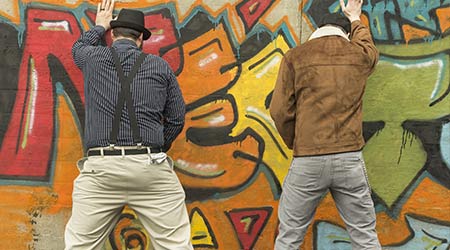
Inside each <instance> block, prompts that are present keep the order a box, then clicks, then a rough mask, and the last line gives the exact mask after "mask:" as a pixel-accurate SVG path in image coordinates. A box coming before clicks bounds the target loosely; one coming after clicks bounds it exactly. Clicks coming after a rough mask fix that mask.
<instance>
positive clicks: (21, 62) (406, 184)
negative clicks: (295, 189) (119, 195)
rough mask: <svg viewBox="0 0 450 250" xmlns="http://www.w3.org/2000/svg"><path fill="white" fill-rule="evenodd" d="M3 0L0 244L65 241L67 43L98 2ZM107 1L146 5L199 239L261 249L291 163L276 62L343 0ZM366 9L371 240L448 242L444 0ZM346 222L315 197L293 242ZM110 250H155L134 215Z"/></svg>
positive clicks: (72, 82)
mask: <svg viewBox="0 0 450 250" xmlns="http://www.w3.org/2000/svg"><path fill="white" fill-rule="evenodd" d="M0 3H1V6H2V7H1V9H0V75H1V78H0V89H1V91H0V184H1V186H0V194H1V197H2V203H1V204H2V206H1V208H0V218H1V219H2V220H1V221H2V222H0V225H1V226H0V235H2V238H3V239H5V240H3V241H2V243H1V244H2V246H1V247H0V248H1V249H62V248H63V232H64V225H65V223H66V222H67V220H68V216H69V215H70V206H71V191H72V181H73V180H74V178H75V177H76V175H77V170H76V167H75V162H76V161H77V159H78V158H80V157H81V156H82V155H83V150H84V149H83V146H82V145H83V144H82V131H83V122H84V108H83V105H84V93H83V80H82V75H81V72H80V71H79V70H78V68H76V67H75V65H74V64H73V62H72V59H71V53H70V48H71V45H72V44H73V42H74V41H75V39H77V38H78V37H79V35H80V34H81V33H82V32H84V31H85V30H87V29H89V28H90V27H92V25H93V24H94V19H95V5H96V2H95V1H71V0H67V1H66V2H64V1H54V0H42V1H39V2H34V1H30V0H26V1H12V0H0ZM116 7H117V10H118V9H120V8H122V7H129V8H140V9H142V10H143V11H144V12H145V13H146V24H147V26H148V27H150V29H151V30H152V33H153V36H152V37H151V38H150V39H149V40H148V41H146V43H145V44H144V51H145V52H147V53H153V54H157V55H160V56H162V57H163V58H164V59H166V60H167V61H168V62H169V64H170V65H171V67H172V68H173V70H174V71H175V72H176V74H177V77H178V80H179V82H180V85H181V88H182V91H183V95H184V97H185V100H186V103H187V104H188V109H187V113H186V126H185V128H184V130H183V132H182V134H181V135H180V137H179V138H178V139H177V141H176V142H175V143H174V145H173V147H172V149H171V150H170V155H172V157H173V158H174V160H175V162H176V170H177V173H178V176H179V178H180V180H181V182H182V184H183V185H184V187H185V189H186V194H187V204H188V210H189V213H190V218H191V222H192V242H193V244H194V246H195V248H196V249H226V250H228V249H259V250H261V249H263V250H265V249H271V248H272V247H273V242H274V239H275V237H276V228H277V206H278V199H279V195H280V193H281V183H282V182H283V179H284V177H285V175H286V174H287V169H288V167H289V162H290V159H291V152H290V151H289V150H288V149H287V148H286V147H285V146H284V144H283V142H282V140H281V138H280V137H279V136H278V134H277V132H276V130H275V128H274V125H273V123H272V122H271V119H270V116H269V113H268V106H269V103H270V101H271V91H272V90H273V87H274V83H275V78H276V76H277V71H278V65H279V62H280V60H281V58H282V57H283V54H284V53H285V52H286V51H287V50H288V49H289V48H292V47H294V46H296V45H297V44H300V43H302V42H303V41H305V39H306V38H307V37H308V35H309V34H310V33H311V31H312V30H314V28H315V27H316V22H317V21H318V20H319V18H320V16H321V15H322V14H323V13H326V12H335V11H338V10H339V4H338V1H334V0H325V1H324V0H321V1H318V0H309V1H300V0H299V1H288V0H278V1H275V0H272V1H270V0H240V1H238V0H236V1H209V0H203V1H195V0H189V1H185V0H183V1H181V0H180V1H156V0H155V1H147V2H145V3H144V2H141V1H126V2H118V3H117V4H116ZM363 12H364V13H363V18H362V20H363V22H365V23H366V24H367V25H368V26H369V27H370V29H371V32H372V35H373V37H374V39H375V41H376V43H377V46H378V48H379V50H380V53H381V59H380V62H379V65H378V68H377V70H376V72H375V73H374V74H373V75H372V76H371V78H370V79H369V82H368V85H367V88H366V95H365V103H364V112H365V116H364V121H365V122H364V137H365V139H366V141H367V146H366V147H365V149H364V156H365V159H366V163H367V168H368V172H369V179H370V181H371V185H372V188H373V191H374V192H373V194H374V196H373V198H374V200H375V203H376V209H377V217H378V225H377V229H378V232H379V236H380V240H381V242H382V244H383V245H384V246H385V248H386V249H408V250H410V249H448V247H449V242H450V230H449V227H450V212H449V211H450V190H449V189H450V96H449V93H450V68H449V65H450V62H449V60H450V36H447V35H448V33H449V31H450V30H449V28H450V21H449V20H450V1H447V0H444V1H401V0H395V1H365V2H364V6H363ZM107 40H108V39H107ZM106 42H107V43H109V42H110V41H106ZM343 225H344V224H343V222H342V221H341V220H340V218H339V216H338V213H337V210H336V209H335V207H334V204H333V201H332V199H331V197H330V196H328V195H327V196H325V197H324V198H323V200H322V202H321V204H320V206H319V208H318V210H317V214H316V217H315V221H314V222H313V224H312V225H311V227H310V229H309V231H308V234H307V238H306V241H305V244H304V245H303V249H326V250H329V249H341V250H344V249H351V247H350V244H349V238H348V235H347V234H346V232H345V230H344V228H343ZM6 239H7V240H6ZM105 249H152V248H151V244H150V240H149V235H148V233H147V232H146V231H145V230H144V229H143V228H142V226H141V225H140V223H139V220H138V219H137V216H136V215H135V214H134V212H133V211H131V210H129V209H128V208H126V209H125V210H124V211H123V213H122V215H121V218H120V220H119V222H118V223H117V225H116V227H115V229H114V231H113V232H112V233H111V235H110V237H109V240H108V242H107V243H106V245H105Z"/></svg>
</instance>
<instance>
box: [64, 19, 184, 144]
mask: <svg viewBox="0 0 450 250" xmlns="http://www.w3.org/2000/svg"><path fill="white" fill-rule="evenodd" d="M104 34H105V29H104V28H103V27H101V26H95V27H94V28H93V29H91V30H89V31H87V32H85V33H84V34H83V35H82V36H81V37H80V39H78V40H77V41H76V42H75V44H74V45H73V47H72V55H73V59H74V61H75V64H76V65H77V66H78V67H79V68H80V69H81V70H82V72H83V76H84V91H85V93H84V94H85V104H86V120H85V129H84V140H85V146H86V148H93V147H105V146H108V145H109V143H110V138H109V136H110V132H111V129H112V125H113V119H114V112H115V109H116V104H117V101H118V96H119V92H120V89H121V84H120V82H119V77H118V75H117V72H116V68H115V64H114V60H113V57H112V53H111V50H110V48H108V47H104V46H101V45H100V44H101V41H102V37H103V36H104ZM112 47H113V48H114V49H115V50H116V51H117V53H118V55H119V59H120V62H121V64H122V67H123V71H124V74H125V75H128V73H129V72H130V70H131V68H132V66H133V64H134V62H135V61H136V59H137V58H138V57H139V55H140V53H141V50H140V49H139V48H138V47H137V45H136V43H134V42H133V41H131V40H128V39H120V40H116V41H115V42H114V43H113V44H112ZM130 91H131V94H132V97H133V103H134V107H135V111H136V117H137V123H138V126H139V131H140V133H141V137H142V141H143V145H147V146H150V145H151V146H159V147H162V148H163V149H165V150H167V149H168V147H170V145H171V144H172V142H173V140H175V138H176V137H177V136H178V134H179V133H180V132H181V130H182V129H183V125H184V117H185V103H184V100H183V97H182V95H181V90H180V87H179V85H178V82H177V79H176V77H175V75H174V73H173V71H172V70H171V68H170V67H169V65H168V63H167V62H166V61H164V60H163V59H162V58H160V57H158V56H154V55H147V57H146V58H145V60H144V62H143V63H142V65H141V67H140V69H139V70H138V72H137V74H136V76H135V77H134V79H133V81H132V83H131V86H130ZM124 106H126V105H124ZM117 145H121V146H126V145H135V143H134V142H133V136H132V130H131V126H130V120H129V117H128V111H127V109H126V107H124V109H123V112H122V117H121V122H120V127H119V135H118V138H117Z"/></svg>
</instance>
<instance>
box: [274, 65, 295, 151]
mask: <svg viewBox="0 0 450 250" xmlns="http://www.w3.org/2000/svg"><path fill="white" fill-rule="evenodd" d="M294 78H295V77H294V70H293V68H292V64H290V63H289V62H288V60H287V59H286V57H284V58H283V60H282V61H281V65H280V69H279V71H278V77H277V81H276V84H275V89H274V90H273V95H272V101H271V102H270V108H269V109H270V116H271V117H272V119H273V121H274V123H275V126H276V128H277V130H278V133H280V136H281V138H282V139H283V141H284V143H285V144H286V146H287V147H288V148H289V149H292V148H293V145H294V136H295V113H296V100H295V90H294Z"/></svg>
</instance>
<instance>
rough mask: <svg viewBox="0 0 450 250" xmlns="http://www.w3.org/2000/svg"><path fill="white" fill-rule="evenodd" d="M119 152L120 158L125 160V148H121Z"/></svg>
mask: <svg viewBox="0 0 450 250" xmlns="http://www.w3.org/2000/svg"><path fill="white" fill-rule="evenodd" d="M120 150H121V151H122V158H125V148H124V147H122V148H121V149H120Z"/></svg>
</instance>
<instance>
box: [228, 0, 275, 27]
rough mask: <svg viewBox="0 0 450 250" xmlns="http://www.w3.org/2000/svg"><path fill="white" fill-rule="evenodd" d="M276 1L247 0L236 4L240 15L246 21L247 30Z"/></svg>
mask: <svg viewBox="0 0 450 250" xmlns="http://www.w3.org/2000/svg"><path fill="white" fill-rule="evenodd" d="M273 2H274V1H270V0H266V1H264V0H247V1H243V2H241V3H240V4H238V5H237V6H236V10H237V12H238V14H239V16H240V17H241V18H242V21H243V22H244V26H245V30H246V31H247V32H248V31H250V30H251V29H252V28H253V26H255V24H256V23H258V20H259V19H260V18H261V16H262V15H264V13H266V11H267V10H268V9H269V8H270V6H271V5H272V4H273Z"/></svg>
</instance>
